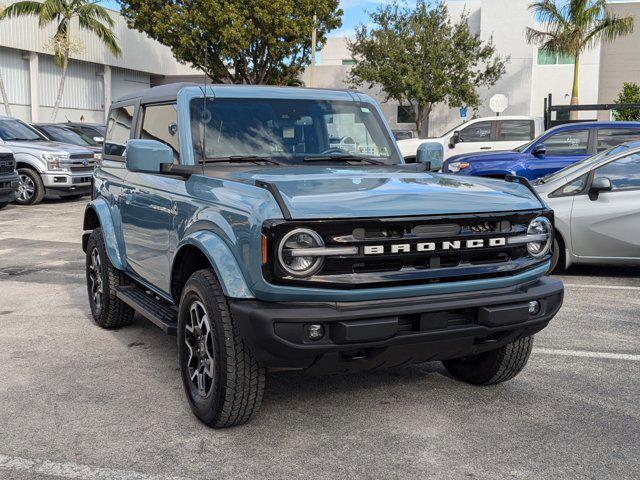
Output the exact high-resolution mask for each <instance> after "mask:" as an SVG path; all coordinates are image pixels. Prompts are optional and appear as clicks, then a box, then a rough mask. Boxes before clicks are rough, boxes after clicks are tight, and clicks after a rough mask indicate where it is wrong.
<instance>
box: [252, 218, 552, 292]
mask: <svg viewBox="0 0 640 480" xmlns="http://www.w3.org/2000/svg"><path fill="white" fill-rule="evenodd" d="M540 215H544V216H547V217H549V218H550V219H551V220H552V221H553V212H551V211H550V210H545V211H541V210H532V211H523V212H508V213H494V214H467V215H450V216H446V217H445V216H431V217H403V218H390V219H386V218H383V219H346V220H323V221H305V222H303V221H287V222H285V221H273V222H268V223H266V224H265V226H264V230H263V233H264V235H265V236H266V237H267V242H268V250H269V255H270V258H271V260H272V261H269V262H267V263H266V264H265V265H264V268H263V275H264V277H265V279H266V280H267V281H269V282H272V283H278V284H291V285H310V284H314V285H315V286H317V287H325V288H340V289H345V288H365V287H384V286H395V285H412V284H423V283H443V282H451V281H461V280H470V279H476V278H495V277H503V276H510V275H514V274H516V273H519V272H521V271H523V270H526V269H528V268H532V267H533V266H535V265H537V264H540V263H541V262H543V261H545V260H539V259H538V260H536V259H533V258H532V257H530V256H529V255H528V253H527V249H526V246H525V245H522V244H517V245H515V244H510V243H508V238H509V237H514V236H522V235H525V234H526V232H527V226H528V224H529V222H530V221H531V220H532V219H533V218H535V217H537V216H540ZM294 228H310V229H313V230H315V231H316V232H318V233H319V234H320V236H321V237H322V238H323V240H324V243H325V246H326V247H329V248H331V247H356V248H357V254H353V255H346V256H341V257H326V258H325V260H324V263H323V265H322V268H321V269H320V270H319V271H318V272H317V273H316V274H315V275H313V276H312V277H309V278H306V279H299V278H295V277H291V276H288V275H287V274H286V272H284V271H283V270H282V269H281V268H280V267H279V264H278V261H277V260H275V259H277V255H276V251H277V246H278V244H279V240H280V239H281V238H282V237H283V236H284V235H286V233H287V232H289V231H291V230H292V229H294ZM478 245H482V246H481V247H479V248H477V246H478Z"/></svg>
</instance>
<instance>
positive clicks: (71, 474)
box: [0, 454, 185, 480]
mask: <svg viewBox="0 0 640 480" xmlns="http://www.w3.org/2000/svg"><path fill="white" fill-rule="evenodd" d="M1 470H9V471H14V472H26V473H29V474H40V475H48V476H50V477H59V478H76V479H83V480H116V479H117V480H185V479H184V478H181V477H165V476H162V475H147V474H145V473H140V472H134V471H130V470H114V469H111V468H100V467H91V466H89V465H81V464H78V463H72V462H65V463H58V462H51V461H49V460H31V459H28V458H22V457H12V456H9V455H2V454H0V471H1Z"/></svg>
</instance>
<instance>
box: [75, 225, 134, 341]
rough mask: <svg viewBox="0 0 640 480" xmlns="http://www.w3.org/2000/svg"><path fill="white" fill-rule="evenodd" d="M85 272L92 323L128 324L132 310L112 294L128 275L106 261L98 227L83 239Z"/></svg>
mask: <svg viewBox="0 0 640 480" xmlns="http://www.w3.org/2000/svg"><path fill="white" fill-rule="evenodd" d="M86 274H87V293H88V294H89V305H90V306H91V315H92V316H93V320H94V321H95V322H96V324H97V325H98V326H100V327H102V328H118V327H124V326H125V325H129V324H131V323H132V322H133V316H134V315H135V310H134V309H133V308H131V307H130V306H129V305H127V304H126V303H124V302H123V301H122V300H120V299H119V298H118V297H117V295H116V287H119V286H123V285H127V284H128V283H129V279H128V277H127V276H126V275H125V274H124V272H122V271H120V270H118V269H117V268H115V267H114V266H113V265H112V264H111V262H110V261H109V257H108V256H107V252H106V249H105V246H104V239H103V238H102V229H100V228H96V229H95V230H94V231H93V232H91V236H89V241H88V242H87V257H86Z"/></svg>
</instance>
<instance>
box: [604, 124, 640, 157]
mask: <svg viewBox="0 0 640 480" xmlns="http://www.w3.org/2000/svg"><path fill="white" fill-rule="evenodd" d="M634 140H640V130H637V129H633V128H601V129H599V130H598V144H597V145H598V151H599V152H602V151H603V150H606V149H608V148H611V147H615V146H616V145H620V144H621V143H624V142H631V141H634Z"/></svg>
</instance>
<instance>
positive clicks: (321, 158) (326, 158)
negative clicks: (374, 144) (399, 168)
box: [303, 155, 386, 165]
mask: <svg viewBox="0 0 640 480" xmlns="http://www.w3.org/2000/svg"><path fill="white" fill-rule="evenodd" d="M303 160H304V161H305V162H331V161H338V162H369V163H371V164H373V165H386V163H384V162H381V161H380V160H375V159H373V158H369V157H362V156H359V155H318V156H314V157H304V158H303Z"/></svg>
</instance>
